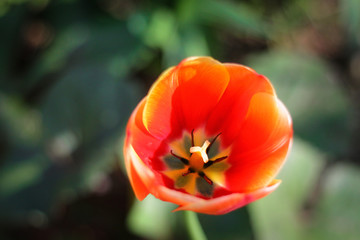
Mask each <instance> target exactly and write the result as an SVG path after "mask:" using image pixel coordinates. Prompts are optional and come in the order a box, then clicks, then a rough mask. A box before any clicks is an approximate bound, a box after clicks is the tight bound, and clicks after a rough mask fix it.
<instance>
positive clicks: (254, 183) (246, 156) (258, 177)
mask: <svg viewBox="0 0 360 240" xmlns="http://www.w3.org/2000/svg"><path fill="white" fill-rule="evenodd" d="M291 140H292V122H291V118H290V115H289V113H288V111H287V109H286V108H285V106H284V105H283V104H282V103H281V102H280V101H279V100H278V99H277V98H276V97H274V96H272V95H270V94H267V93H258V94H255V95H254V97H253V98H252V100H251V103H250V107H249V111H248V113H247V116H246V119H245V121H244V123H243V126H242V128H241V129H240V133H239V135H238V138H237V139H236V141H235V142H234V145H233V148H232V152H231V154H230V156H229V159H228V162H229V163H230V165H231V167H230V168H229V169H228V171H227V172H226V174H225V175H226V179H227V186H228V189H229V190H231V191H252V190H254V189H259V188H262V187H264V186H266V185H267V184H269V182H270V181H271V179H273V178H274V177H275V175H276V174H277V172H278V171H279V170H280V168H281V166H282V164H283V163H284V161H285V159H286V156H287V154H288V150H289V147H290V145H291V142H292V141H291Z"/></svg>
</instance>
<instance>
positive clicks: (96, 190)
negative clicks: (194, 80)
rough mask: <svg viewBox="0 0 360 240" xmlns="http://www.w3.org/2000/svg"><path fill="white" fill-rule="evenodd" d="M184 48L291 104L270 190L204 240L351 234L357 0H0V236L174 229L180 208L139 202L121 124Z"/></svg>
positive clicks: (357, 106)
mask: <svg viewBox="0 0 360 240" xmlns="http://www.w3.org/2000/svg"><path fill="white" fill-rule="evenodd" d="M193 55H209V56H213V57H214V58H216V59H218V60H220V61H222V62H236V63H242V64H246V65H248V66H250V67H251V68H254V69H255V70H256V71H257V72H259V73H261V74H264V75H266V76H268V78H269V79H270V80H271V81H272V82H273V84H274V85H275V88H276V90H277V93H278V96H279V98H280V99H282V100H283V102H284V103H285V104H286V105H287V106H288V108H289V111H290V112H291V114H292V117H293V122H294V130H295V139H294V144H293V149H292V152H291V155H290V157H289V159H288V162H287V163H286V165H285V166H284V168H283V169H282V171H281V173H280V175H279V178H281V179H283V183H282V185H281V186H280V188H279V189H278V190H277V191H275V192H274V193H273V194H271V195H270V196H268V197H266V198H264V199H262V200H259V201H258V202H255V203H253V204H250V205H249V206H248V207H245V208H242V209H239V210H237V211H235V212H232V213H230V214H227V215H224V216H206V215H200V221H201V223H202V225H203V227H204V229H205V231H206V234H207V236H208V238H209V239H224V240H227V239H229V240H230V239H259V240H272V239H280V240H282V239H284V240H288V239H295V240H296V239H310V240H311V239H326V240H331V239H354V240H355V239H359V236H360V228H359V226H360V204H359V203H360V168H359V166H360V1H358V0H276V1H266V0H244V1H236V0H225V1H220V0H198V1H192V0H176V1H170V0H161V1H150V0H0V239H5V240H6V239H56V240H57V239H80V240H81V239H90V240H91V239H159V240H167V239H186V238H187V237H188V235H187V233H186V229H185V226H184V224H183V213H181V212H180V213H179V212H178V213H171V210H172V209H174V208H175V206H174V205H172V204H169V203H164V202H161V201H159V200H157V199H154V198H152V197H148V198H147V199H146V200H144V202H141V203H139V202H138V201H137V200H136V199H135V198H134V195H133V192H132V190H131V189H130V186H129V182H128V180H127V178H126V175H125V174H124V167H123V163H122V159H123V157H122V141H123V136H124V128H125V124H126V122H127V119H128V117H129V115H130V113H131V111H132V109H133V108H134V107H135V106H136V104H137V103H138V101H139V100H140V99H141V98H142V97H143V96H144V95H145V94H146V92H147V90H148V89H149V87H150V85H151V84H152V83H153V82H154V80H155V79H156V78H157V76H158V75H159V74H160V73H161V72H162V71H163V70H164V69H166V68H167V67H169V66H172V65H176V64H178V63H179V62H180V61H181V60H182V59H183V58H185V57H187V56H193Z"/></svg>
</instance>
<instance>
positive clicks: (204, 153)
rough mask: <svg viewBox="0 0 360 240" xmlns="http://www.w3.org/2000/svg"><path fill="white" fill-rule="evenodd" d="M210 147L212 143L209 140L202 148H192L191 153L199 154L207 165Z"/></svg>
mask: <svg viewBox="0 0 360 240" xmlns="http://www.w3.org/2000/svg"><path fill="white" fill-rule="evenodd" d="M209 145H210V142H209V141H208V140H206V141H205V142H204V144H203V145H202V146H201V147H198V146H195V147H191V148H190V152H191V153H195V152H199V153H200V155H201V157H202V159H203V161H204V163H207V162H208V161H209V157H208V155H207V154H206V149H207V148H208V146H209Z"/></svg>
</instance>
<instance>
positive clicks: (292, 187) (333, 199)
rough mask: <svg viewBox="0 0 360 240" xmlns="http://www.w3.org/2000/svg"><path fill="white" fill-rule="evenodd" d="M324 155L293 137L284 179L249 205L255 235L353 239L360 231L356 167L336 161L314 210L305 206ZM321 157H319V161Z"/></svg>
mask: <svg viewBox="0 0 360 240" xmlns="http://www.w3.org/2000/svg"><path fill="white" fill-rule="evenodd" d="M322 158H323V156H322V154H321V153H320V152H318V151H317V150H316V149H314V148H312V147H311V146H310V145H308V144H307V143H305V142H302V141H300V140H299V139H295V141H294V145H293V151H292V153H291V155H290V158H289V160H288V162H287V163H286V164H285V166H284V168H283V169H282V171H281V173H280V174H279V179H282V180H283V182H282V184H281V185H280V187H279V188H278V189H277V190H276V191H275V192H274V193H272V194H271V195H270V196H268V197H266V198H264V199H262V200H260V201H257V202H255V203H253V204H251V205H250V210H251V214H252V219H253V220H254V221H253V223H254V228H255V230H256V233H257V237H258V238H259V239H260V240H266V239H279V240H286V239H294V240H296V239H299V240H300V239H310V240H317V239H327V240H332V239H333V240H336V239H339V238H340V239H354V240H355V239H357V238H358V236H359V234H360V230H359V228H358V223H359V221H360V216H359V214H358V213H359V212H360V206H359V204H358V202H359V201H358V200H359V197H360V192H359V191H358V186H359V185H360V177H359V176H360V174H359V169H357V168H354V167H351V166H346V165H339V166H335V167H333V168H332V169H331V170H330V171H329V172H328V173H327V175H326V179H323V185H324V186H325V188H324V189H322V190H323V191H321V193H320V194H321V195H320V196H321V198H318V199H316V202H317V204H316V208H315V209H314V210H313V214H312V215H306V213H305V212H303V211H304V209H303V206H304V202H305V199H307V197H308V195H309V194H310V193H311V192H312V191H313V188H314V186H313V183H314V182H315V178H316V177H317V176H318V175H319V171H320V168H321V166H322V165H323V164H324V161H323V160H322ZM319 160H321V161H319Z"/></svg>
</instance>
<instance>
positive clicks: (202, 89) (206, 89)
mask: <svg viewBox="0 0 360 240" xmlns="http://www.w3.org/2000/svg"><path fill="white" fill-rule="evenodd" d="M291 142H292V122H291V117H290V115H289V113H288V111H287V109H286V108H285V106H284V105H283V104H282V103H281V102H280V101H279V99H278V98H277V96H276V94H275V91H274V88H273V87H272V85H271V83H270V82H269V80H268V79H267V78H266V77H264V76H262V75H260V74H257V73H256V72H255V71H254V70H252V69H250V68H248V67H245V66H242V65H238V64H229V63H224V64H222V63H220V62H218V61H216V60H214V59H212V58H210V57H192V58H187V59H185V60H183V61H182V62H181V63H180V64H179V65H178V66H176V67H172V68H169V69H168V70H166V71H165V72H164V73H163V74H162V75H161V76H160V77H159V78H158V80H157V81H156V82H155V83H154V85H153V86H152V88H151V89H150V91H149V93H148V95H147V96H146V97H145V98H144V99H143V100H142V101H141V102H140V103H139V105H138V106H137V107H136V109H135V110H134V112H133V113H132V115H131V117H130V120H129V122H128V125H127V130H126V139H125V146H124V155H125V165H126V169H127V173H128V175H129V179H130V182H131V185H132V187H133V189H134V192H135V195H136V197H137V198H138V199H139V200H142V199H144V198H145V197H146V196H147V195H148V194H149V193H151V194H153V195H154V196H155V197H157V198H159V199H161V200H163V201H168V202H173V203H175V204H177V205H179V207H178V208H177V209H176V210H190V211H195V212H199V213H205V214H225V213H228V212H230V211H232V210H235V209H237V208H239V207H242V206H244V205H246V204H248V203H250V202H253V201H255V200H257V199H259V198H262V197H264V196H266V195H267V194H269V193H270V192H272V191H274V190H275V189H276V188H277V187H278V186H279V184H280V180H276V179H274V178H275V175H276V174H277V172H278V171H279V169H280V168H281V166H282V165H283V163H284V161H285V159H286V156H287V153H288V151H289V148H290V145H291Z"/></svg>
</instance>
